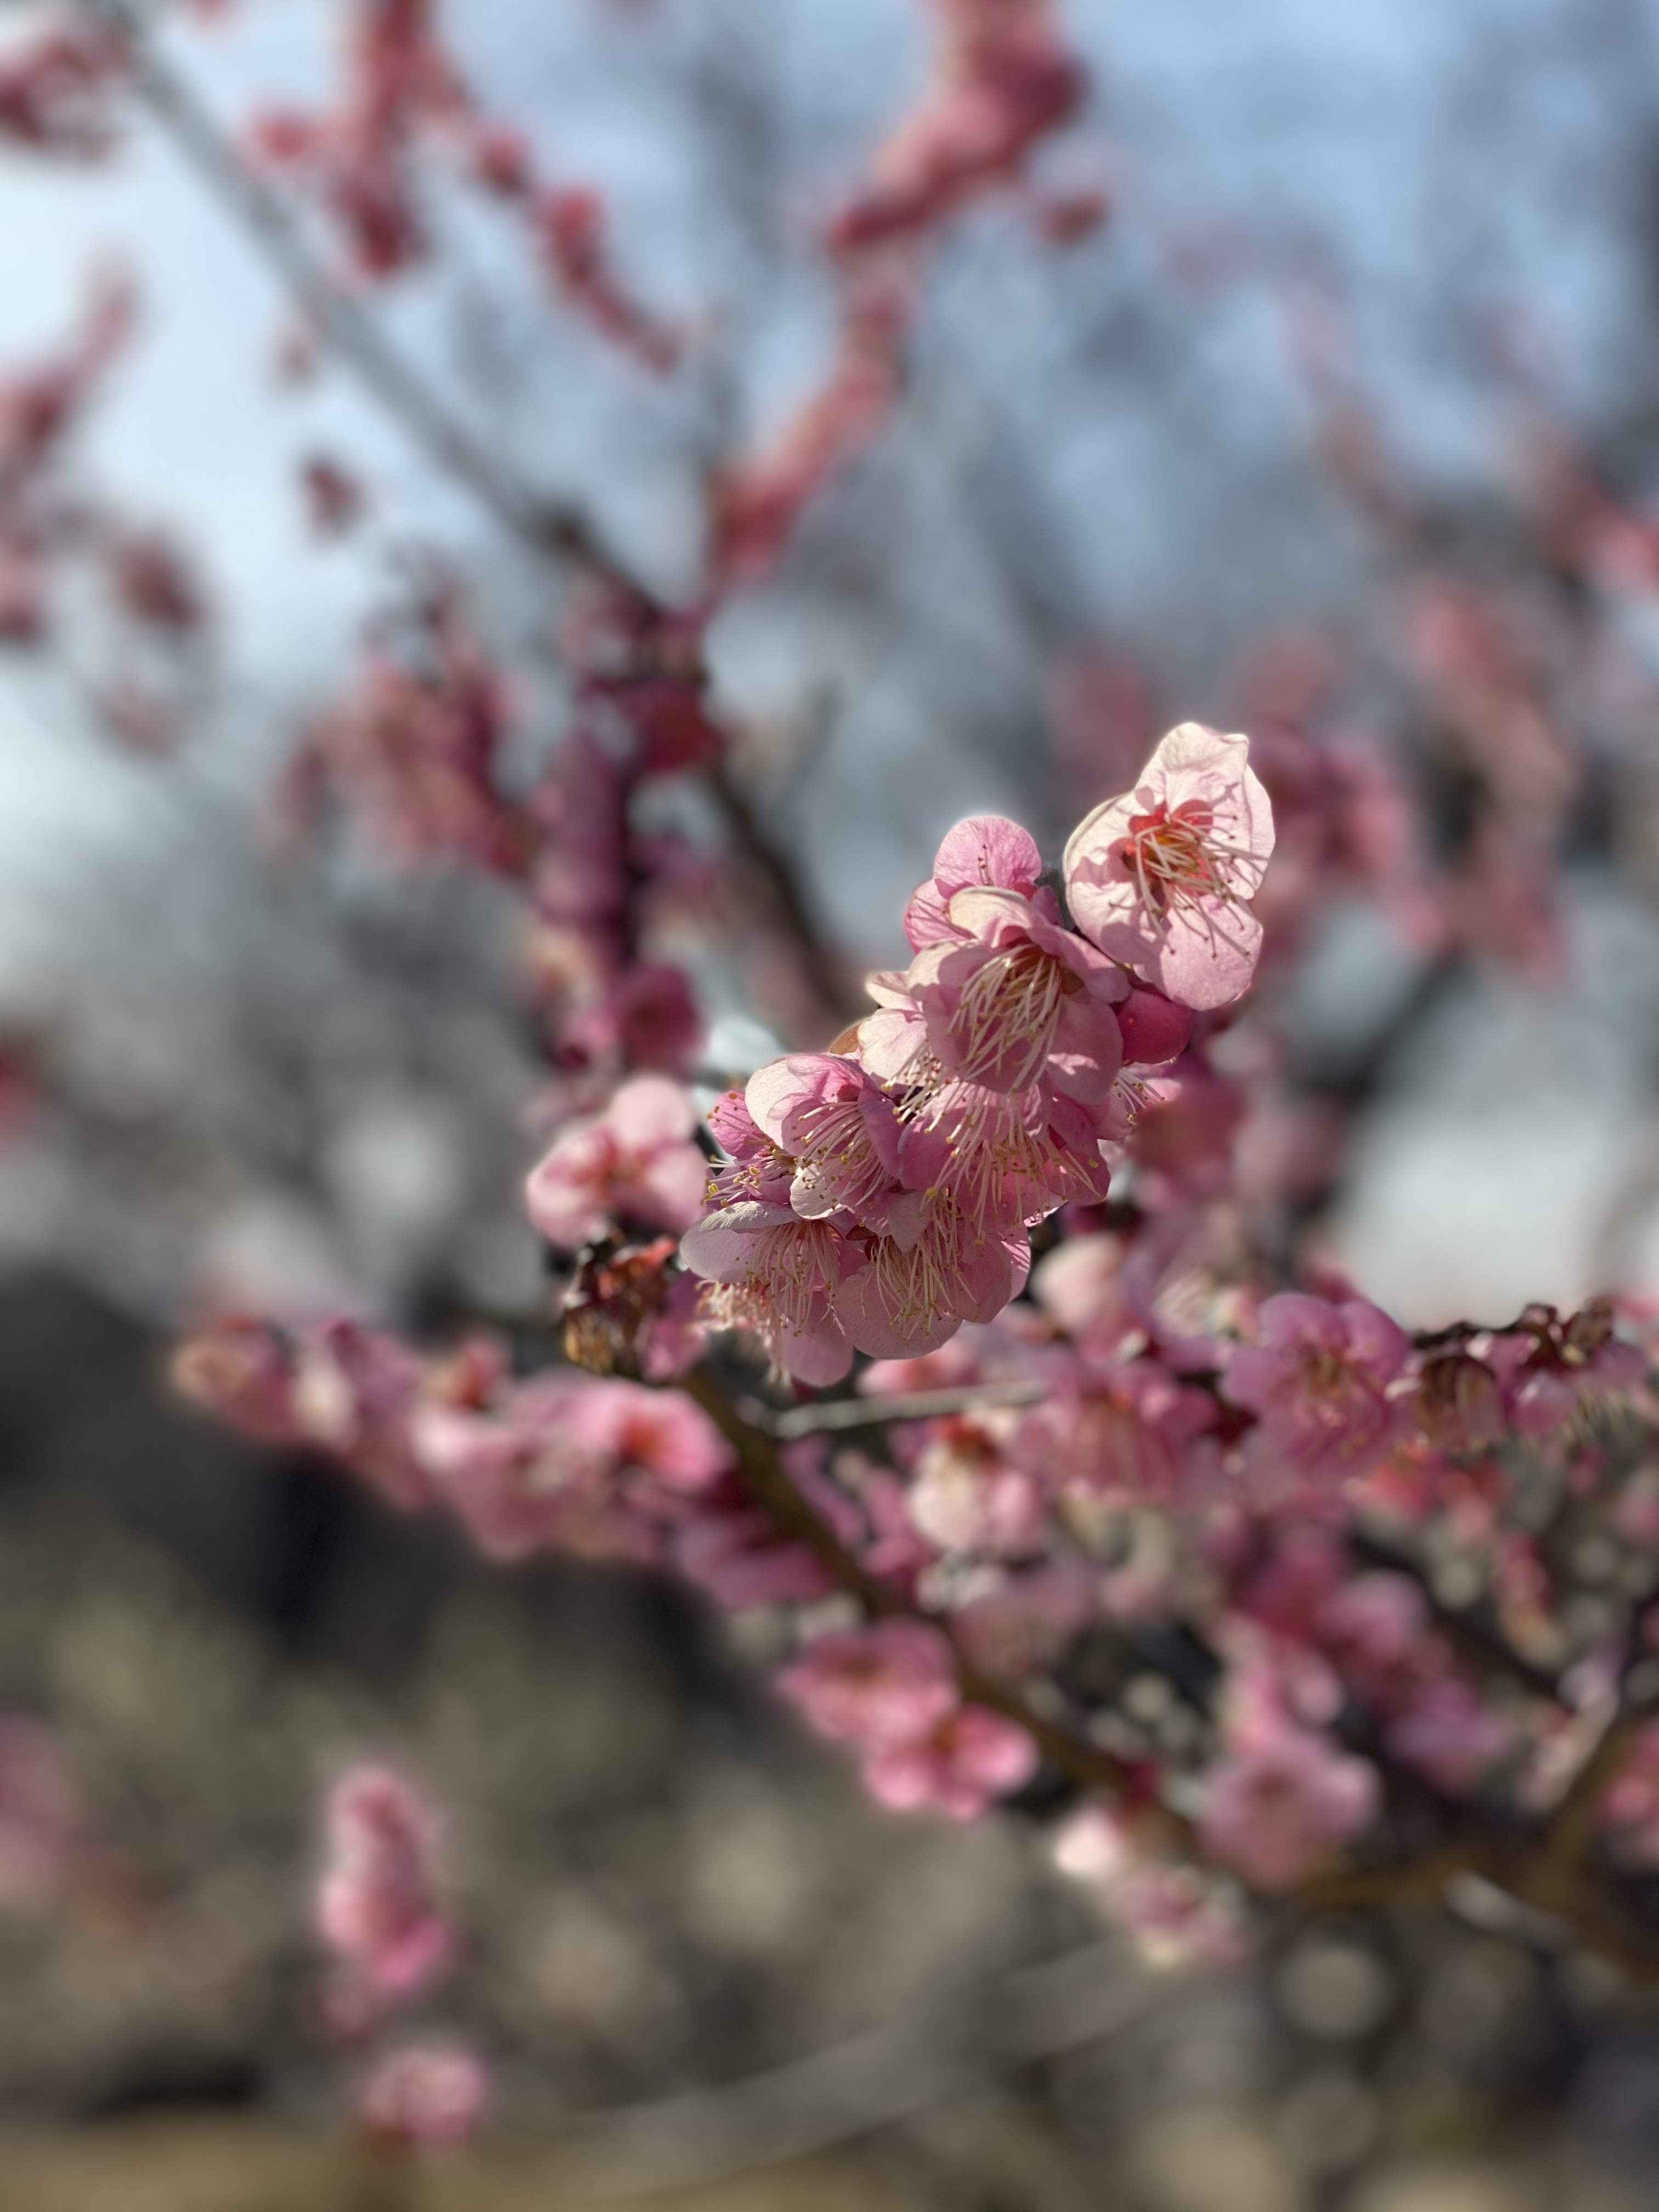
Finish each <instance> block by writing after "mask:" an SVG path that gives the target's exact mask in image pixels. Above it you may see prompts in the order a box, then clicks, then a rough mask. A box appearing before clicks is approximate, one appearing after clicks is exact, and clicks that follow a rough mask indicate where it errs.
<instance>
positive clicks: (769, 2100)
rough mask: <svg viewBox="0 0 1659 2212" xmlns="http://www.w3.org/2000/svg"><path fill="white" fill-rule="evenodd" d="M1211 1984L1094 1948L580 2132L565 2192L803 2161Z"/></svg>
mask: <svg viewBox="0 0 1659 2212" xmlns="http://www.w3.org/2000/svg"><path fill="white" fill-rule="evenodd" d="M1210 1978H1211V1976H1210V1974H1208V1973H1206V1972H1194V1971H1193V1970H1188V1971H1185V1972H1170V1973H1149V1972H1146V1970H1145V1969H1144V1968H1139V1967H1137V1966H1134V1965H1133V1962H1132V1961H1131V1960H1129V1958H1128V1957H1127V1955H1126V1951H1125V1947H1124V1946H1123V1944H1122V1943H1121V1942H1103V1943H1091V1944H1089V1945H1087V1946H1085V1948H1082V1949H1080V1950H1077V1951H1073V1952H1069V1953H1067V1954H1065V1955H1064V1956H1063V1957H1060V1958H1058V1959H1052V1960H1044V1961H1043V1962H1042V1964H1041V1965H1039V1966H1026V1967H1023V1968H1021V1969H1020V1970H1018V1972H1014V1973H1012V1974H1009V1975H1007V1976H1006V1977H1005V1978H1003V1979H1001V1980H1000V1981H997V1982H994V1983H992V1984H989V1985H987V1987H986V1988H985V1989H983V1990H979V1991H977V1992H975V1993H974V1994H973V1995H970V1996H965V1997H964V1996H953V1997H952V1998H951V2001H950V2002H949V2004H948V2006H945V2007H941V2008H929V2009H927V2010H925V2011H920V2012H918V2013H917V2014H915V2015H914V2016H912V2017H911V2018H908V2019H905V2020H899V2021H893V2022H891V2023H890V2024H889V2025H887V2026H885V2027H878V2028H874V2029H872V2030H871V2031H869V2032H868V2033H865V2034H862V2035H858V2036H854V2037H851V2038H849V2039H848V2040H847V2041H846V2042H844V2043H840V2044H836V2045H834V2046H833V2047H832V2048H831V2049H829V2050H828V2051H818V2052H816V2053H814V2054H813V2056H811V2057H808V2058H802V2059H797V2060H796V2061H794V2062H793V2063H792V2064H789V2065H786V2066H781V2067H778V2068H776V2069H774V2070H773V2071H772V2072H770V2073H767V2074H762V2075H755V2076H751V2077H750V2078H749V2079H748V2080H746V2081H733V2082H730V2083H727V2084H725V2085H724V2086H722V2087H716V2088H709V2089H697V2090H693V2091H691V2092H690V2093H688V2094H686V2095H684V2096H679V2097H672V2098H668V2099H665V2100H664V2101H662V2102H661V2103H659V2104H653V2105H644V2106H635V2107H632V2108H629V2109H624V2110H622V2111H619V2112H596V2113H594V2114H592V2116H591V2117H583V2118H578V2119H576V2120H574V2122H572V2123H571V2124H570V2126H569V2128H568V2130H566V2131H565V2132H564V2134H563V2136H562V2146H563V2148H565V2149H566V2150H567V2151H568V2152H569V2153H570V2154H572V2156H573V2162H574V2172H572V2173H571V2174H570V2175H569V2176H568V2182H567V2185H568V2186H569V2187H570V2188H571V2189H572V2190H573V2191H580V2192H582V2193H588V2192H591V2193H592V2194H594V2195H596V2196H599V2197H633V2196H636V2195H637V2196H644V2195H649V2194H654V2193H655V2192H656V2191H660V2190H668V2189H674V2190H680V2189H686V2188H691V2187H695V2186H696V2185H707V2184H708V2183H712V2182H718V2181H722V2180H726V2179H730V2178H732V2176H734V2175H736V2174H738V2173H742V2172H749V2171H751V2170H752V2169H754V2168H755V2167H757V2166H773V2165H777V2164H780V2163H781V2162H782V2161H783V2160H787V2159H795V2158H802V2157H805V2156H807V2155H808V2154H811V2153H812V2152H815V2151H822V2150H826V2149H828V2148H830V2147H831V2146H832V2145H834V2144H836V2143H841V2142H849V2141H851V2140H852V2139H854V2137H856V2136H861V2135H867V2134H869V2133H870V2132H871V2131H872V2130H874V2129H877V2128H882V2127H890V2126H891V2125H892V2124H893V2123H894V2122H896V2121H898V2120H904V2119H909V2118H914V2117H915V2115H917V2114H919V2113H921V2112H927V2111H929V2110H930V2109H932V2108H933V2106H937V2105H939V2104H941V2103H943V2102H944V2101H945V2100H947V2099H948V2098H951V2097H954V2096H959V2095H961V2094H962V2093H963V2091H965V2090H969V2089H972V2088H974V2087H976V2086H978V2085H979V2084H981V2083H982V2082H984V2081H987V2079H991V2078H994V2076H995V2075H997V2074H999V2073H1002V2072H1006V2070H1007V2069H1010V2068H1012V2067H1015V2066H1019V2065H1024V2064H1027V2063H1030V2061H1032V2060H1034V2059H1038V2058H1045V2057H1053V2056H1056V2055H1058V2054H1059V2053H1060V2052H1062V2051H1070V2050H1076V2049H1078V2048H1079V2047H1080V2046H1082V2045H1087V2044H1091V2043H1101V2042H1104V2041H1106V2040H1107V2039H1109V2038H1111V2037H1114V2036H1117V2035H1121V2034H1124V2033H1127V2032H1128V2031H1130V2030H1132V2029H1138V2028H1141V2027H1145V2026H1146V2023H1147V2022H1148V2021H1150V2020H1151V2019H1152V2017H1153V2016H1154V2015H1158V2014H1159V2013H1162V2012H1164V2011H1166V2010H1168V2009H1169V2008H1171V2007H1172V2006H1174V2005H1176V2004H1177V2003H1179V2002H1181V2001H1182V1998H1184V1997H1186V1996H1188V1995H1189V1994H1191V1993H1192V1992H1193V1991H1194V1990H1195V1989H1198V1988H1201V1987H1203V1986H1206V1984H1207V1983H1208V1981H1209V1979H1210Z"/></svg>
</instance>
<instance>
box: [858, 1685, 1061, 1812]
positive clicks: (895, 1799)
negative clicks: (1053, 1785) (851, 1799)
mask: <svg viewBox="0 0 1659 2212" xmlns="http://www.w3.org/2000/svg"><path fill="white" fill-rule="evenodd" d="M1036 1770H1037V1747H1036V1744H1035V1743H1034V1742H1033V1741H1032V1739H1031V1737H1030V1734H1029V1733H1028V1731H1027V1730H1026V1729H1023V1728H1021V1727H1020V1726H1019V1725H1018V1723H1016V1722H1014V1721H1010V1720H1005V1719H1004V1718H1003V1717H1002V1715H1001V1714H1000V1713H993V1712H987V1711H985V1709H984V1707H983V1706H981V1705H963V1706H961V1707H960V1708H959V1709H958V1710H957V1711H955V1712H953V1713H951V1715H950V1716H949V1717H947V1718H946V1719H945V1720H943V1721H940V1722H939V1723H938V1725H937V1726H936V1727H934V1728H933V1729H929V1730H928V1731H927V1734H926V1735H921V1736H918V1737H910V1738H906V1739H904V1740H903V1741H893V1742H888V1743H882V1744H879V1745H878V1746H877V1747H876V1748H875V1749H874V1750H872V1752H871V1753H870V1754H869V1756H868V1757H867V1758H866V1760H865V1762H864V1778H865V1781H866V1784H867V1785H868V1787H869V1790H870V1794H871V1796H872V1797H874V1798H875V1799H876V1800H877V1801H878V1803H880V1804H883V1805H886V1806H889V1807H890V1808H891V1809H892V1810H893V1811H894V1812H896V1813H909V1812H915V1811H918V1810H921V1808H924V1807H926V1808H931V1809H932V1810H933V1811H935V1812H939V1813H943V1814H945V1815H946V1816H947V1818H949V1819H951V1820H977V1819H978V1817H979V1815H980V1814H981V1813H983V1812H984V1811H985V1809H986V1808H987V1806H988V1805H989V1803H990V1802H991V1800H992V1799H993V1798H994V1797H1006V1796H1009V1795H1010V1794H1011V1793H1012V1791H1013V1790H1022V1789H1024V1786H1025V1784H1027V1783H1028V1782H1029V1781H1030V1778H1031V1777H1032V1776H1033V1775H1034V1774H1035V1773H1036Z"/></svg>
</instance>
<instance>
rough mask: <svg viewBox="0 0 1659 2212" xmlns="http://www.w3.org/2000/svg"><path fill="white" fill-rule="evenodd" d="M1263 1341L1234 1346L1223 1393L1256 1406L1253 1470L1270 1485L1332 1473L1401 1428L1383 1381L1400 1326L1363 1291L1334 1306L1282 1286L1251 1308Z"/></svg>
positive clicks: (1351, 1468)
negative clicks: (1257, 1313)
mask: <svg viewBox="0 0 1659 2212" xmlns="http://www.w3.org/2000/svg"><path fill="white" fill-rule="evenodd" d="M1259 1326H1260V1329H1261V1342H1260V1343H1259V1344H1243V1345H1238V1346H1235V1347H1234V1349H1233V1351H1232V1352H1231V1356H1230V1357H1229V1358H1228V1361H1227V1373H1226V1390H1227V1395H1228V1396H1229V1397H1230V1398H1231V1400H1232V1401H1233V1403H1234V1404H1235V1405H1237V1406H1243V1407H1246V1408H1248V1410H1249V1412H1251V1413H1255V1415H1256V1416H1257V1417H1258V1419H1259V1420H1260V1423H1261V1426H1260V1428H1259V1429H1258V1430H1257V1431H1255V1434H1254V1435H1253V1436H1252V1437H1251V1439H1250V1455H1251V1468H1252V1473H1253V1475H1254V1476H1255V1479H1256V1480H1258V1482H1259V1483H1260V1484H1261V1485H1262V1486H1264V1487H1265V1489H1266V1490H1267V1491H1268V1492H1272V1491H1273V1490H1275V1489H1276V1490H1278V1491H1279V1492H1283V1491H1284V1490H1285V1489H1286V1488H1294V1487H1295V1486H1296V1485H1297V1483H1299V1482H1318V1481H1340V1480H1343V1479H1344V1478H1346V1477H1347V1476H1351V1475H1356V1474H1363V1473H1364V1470H1365V1469H1366V1468H1368V1467H1370V1466H1371V1465H1372V1464H1374V1462H1376V1460H1378V1459H1379V1458H1381V1456H1382V1455H1383V1452H1384V1451H1385V1450H1386V1449H1388V1447H1389V1444H1390V1443H1392V1442H1393V1440H1394V1438H1395V1436H1396V1435H1397V1434H1398V1433H1399V1431H1400V1428H1401V1400H1400V1397H1399V1395H1398V1394H1397V1393H1396V1392H1395V1391H1394V1390H1393V1389H1391V1387H1390V1386H1391V1385H1393V1384H1394V1383H1395V1379H1396V1377H1398V1376H1399V1375H1400V1373H1401V1369H1402V1368H1403V1367H1404V1366H1405V1364H1406V1360H1407V1355H1408V1353H1409V1352H1410V1350H1411V1343H1410V1340H1409V1339H1408V1338H1407V1335H1406V1334H1405V1332H1404V1330H1403V1329H1401V1328H1399V1327H1398V1325H1397V1324H1396V1323H1395V1322H1392V1321H1390V1320H1389V1316H1387V1314H1385V1313H1383V1311H1382V1310H1380V1309H1379V1308H1378V1307H1376V1306H1374V1305H1372V1304H1370V1303H1369V1302H1368V1301H1367V1300H1365V1299H1364V1298H1348V1299H1345V1300H1344V1301H1343V1302H1342V1303H1341V1304H1340V1305H1339V1304H1331V1303H1330V1302H1329V1301H1328V1299H1325V1298H1316V1297H1307V1296H1305V1295H1304V1293H1303V1292H1301V1291H1280V1292H1279V1293H1278V1295H1277V1296H1275V1297H1271V1298H1268V1299H1267V1300H1266V1301H1265V1302H1264V1304H1263V1305H1262V1307H1261V1315H1260V1316H1259Z"/></svg>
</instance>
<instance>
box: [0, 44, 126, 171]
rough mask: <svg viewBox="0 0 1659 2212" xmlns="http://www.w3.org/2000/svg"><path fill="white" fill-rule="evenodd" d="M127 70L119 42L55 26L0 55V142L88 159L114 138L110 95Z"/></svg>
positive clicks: (103, 150) (104, 150)
mask: <svg viewBox="0 0 1659 2212" xmlns="http://www.w3.org/2000/svg"><path fill="white" fill-rule="evenodd" d="M124 70H125V54H124V52H123V50H122V44H121V41H120V40H119V39H118V38H117V37H115V36H114V35H113V34H112V33H110V32H108V31H104V30H100V29H96V28H94V27H92V26H91V25H87V26H84V27H82V26H80V25H74V26H71V25H70V24H67V23H66V24H64V25H61V26H60V25H53V26H52V27H48V28H47V29H45V30H43V31H41V32H40V33H37V34H36V35H35V36H34V37H33V38H31V39H28V40H26V41H25V42H23V43H22V44H21V45H19V46H15V47H13V48H12V50H11V51H10V52H8V53H7V54H6V55H5V56H4V57H3V58H0V143H5V142H7V141H9V142H10V143H12V144H14V145H17V146H21V147H25V148H27V150H28V151H29V152H30V153H31V154H34V155H41V154H50V155H59V156H62V157H64V158H66V159H69V160H72V161H94V160H96V159H97V158H98V157H99V156H100V155H103V154H106V153H108V152H109V150H110V149H111V147H112V145H113V143H114V141H115V123H114V117H113V114H112V100H111V94H112V89H113V88H114V86H115V84H116V82H117V81H118V79H119V77H120V76H121V75H122V73H123V71H124Z"/></svg>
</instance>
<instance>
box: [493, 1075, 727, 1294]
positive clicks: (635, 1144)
mask: <svg viewBox="0 0 1659 2212" xmlns="http://www.w3.org/2000/svg"><path fill="white" fill-rule="evenodd" d="M696 1118H697V1116H696V1107H695V1105H694V1104H693V1103H692V1100H691V1097H690V1093H689V1092H688V1091H685V1090H684V1089H683V1088H682V1086H681V1085H679V1084H678V1083H673V1082H671V1081H670V1080H669V1079H668V1078H667V1077H665V1076H659V1075H639V1076H635V1078H634V1079H633V1080H632V1081H631V1082H628V1083H624V1084H623V1086H622V1088H621V1090H620V1091H617V1095H616V1097H614V1098H613V1099H612V1100H611V1103H610V1105H609V1106H608V1107H607V1108H606V1109H605V1112H604V1113H603V1114H596V1115H592V1117H591V1118H590V1119H589V1120H586V1121H580V1122H577V1123H576V1124H574V1126H573V1127H570V1128H568V1129H567V1130H566V1131H565V1132H564V1133H563V1134H562V1136H560V1137H559V1138H558V1139H557V1140H556V1142H555V1144H554V1145H553V1146H552V1148H551V1150H550V1152H548V1153H547V1155H546V1156H545V1158H544V1159H543V1160H542V1162H541V1164H539V1166H538V1167H537V1168H535V1169H534V1170H532V1174H531V1176H530V1180H529V1182H528V1184H527V1185H526V1200H527V1202H528V1205H529V1208H530V1218H531V1219H532V1222H533V1223H534V1224H535V1225H536V1227H537V1229H538V1231H540V1233H541V1234H542V1235H543V1236H544V1237H546V1239H547V1241H548V1243H550V1244H556V1245H558V1246H560V1247H562V1249H564V1250H566V1251H574V1250H575V1249H577V1248H578V1247H579V1246H580V1245H583V1244H586V1243H590V1242H591V1241H592V1239H593V1238H595V1237H603V1236H604V1235H605V1233H606V1231H608V1230H609V1229H611V1228H612V1227H614V1226H615V1225H616V1224H617V1221H618V1220H625V1221H631V1222H641V1223H643V1224H645V1225H648V1226H650V1227H652V1228H664V1229H684V1228H686V1227H688V1226H689V1225H690V1223H691V1222H693V1221H695V1220H696V1218H697V1214H698V1212H699V1210H700V1209H701V1207H702V1198H703V1192H704V1189H705V1188H706V1187H707V1183H708V1162H707V1161H706V1160H705V1159H704V1158H703V1155H702V1152H701V1150H700V1149H699V1148H698V1146H696V1144H695V1143H694V1142H693V1140H692V1136H691V1132H692V1130H693V1129H694V1128H695V1127H696Z"/></svg>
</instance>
